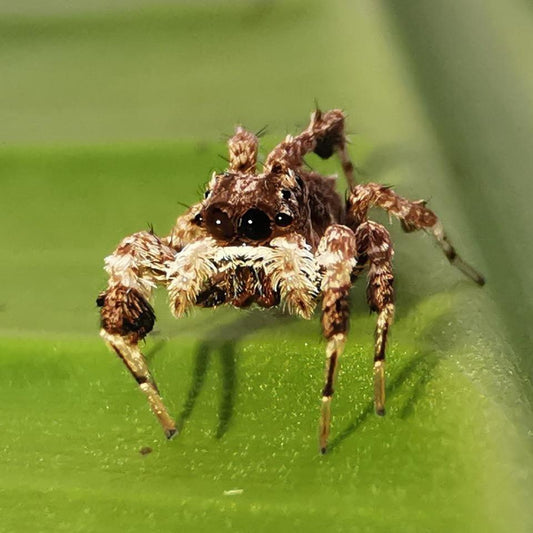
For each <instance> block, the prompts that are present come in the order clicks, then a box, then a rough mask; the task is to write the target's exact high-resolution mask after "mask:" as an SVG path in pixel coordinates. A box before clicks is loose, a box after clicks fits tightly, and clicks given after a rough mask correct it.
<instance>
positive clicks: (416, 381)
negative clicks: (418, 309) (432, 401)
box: [328, 312, 453, 450]
mask: <svg viewBox="0 0 533 533" xmlns="http://www.w3.org/2000/svg"><path fill="white" fill-rule="evenodd" d="M449 318H450V315H449V313H448V312H445V313H444V314H442V315H441V316H439V317H438V318H437V319H436V320H435V321H433V322H432V323H431V324H429V325H428V326H427V327H426V328H424V330H422V331H421V332H420V333H419V334H418V335H416V342H417V344H421V345H423V344H424V343H425V342H427V341H428V340H429V343H430V346H438V347H439V349H438V350H435V349H431V348H430V347H428V349H427V350H421V351H420V352H419V353H418V354H417V355H415V356H413V358H412V359H410V360H409V361H408V362H407V363H406V364H405V365H404V366H403V367H402V369H401V370H400V371H399V372H398V374H396V375H395V376H394V377H392V378H391V379H389V380H388V382H387V401H388V402H389V404H390V403H391V402H390V400H394V399H395V398H396V397H397V396H399V395H400V393H404V395H405V399H403V400H399V401H398V403H399V405H398V406H397V411H396V413H395V415H394V416H395V417H396V418H399V419H402V420H405V419H407V418H409V417H410V416H411V415H412V414H413V412H414V408H415V405H416V403H417V402H418V400H419V399H420V398H422V397H423V396H424V390H425V387H426V385H427V384H428V383H429V382H430V381H431V380H432V379H433V376H434V375H435V370H436V369H437V367H438V365H439V363H440V361H441V359H442V353H443V352H447V351H450V350H452V349H453V339H452V338H450V336H448V335H446V334H443V333H442V332H443V331H446V328H445V327H443V324H446V323H447V322H448V321H449ZM407 382H409V384H407ZM400 401H401V403H400ZM370 416H377V415H375V414H374V402H373V401H370V402H368V403H367V404H366V406H365V407H364V409H363V410H362V411H361V412H360V413H359V415H357V416H356V417H355V418H354V419H353V420H352V421H351V422H350V423H349V424H348V425H347V426H346V427H345V428H344V429H343V430H342V431H341V432H340V433H339V434H337V436H336V437H334V438H333V439H332V440H331V441H330V444H329V447H328V449H329V450H333V449H334V448H336V447H337V446H339V445H340V444H341V443H342V442H343V441H344V440H346V439H347V438H348V437H350V436H351V435H352V434H353V433H355V432H356V431H357V429H358V428H359V427H360V426H361V425H362V424H363V423H364V422H365V421H366V420H367V419H368V418H369V417H370Z"/></svg>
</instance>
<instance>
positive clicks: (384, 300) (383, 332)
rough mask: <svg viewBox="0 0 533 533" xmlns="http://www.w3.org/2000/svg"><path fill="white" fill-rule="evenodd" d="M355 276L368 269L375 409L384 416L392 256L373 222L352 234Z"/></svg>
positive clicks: (385, 237) (387, 239) (386, 234)
mask: <svg viewBox="0 0 533 533" xmlns="http://www.w3.org/2000/svg"><path fill="white" fill-rule="evenodd" d="M355 240H356V243H357V269H356V274H358V273H359V272H360V271H362V270H363V269H364V268H366V267H368V285H367V292H366V297H367V301H368V305H369V306H370V309H371V311H374V312H376V313H378V318H377V323H376V332H375V343H374V408H375V411H376V414H378V415H380V416H383V415H384V414H385V347H386V344H387V336H388V332H389V329H390V326H391V324H392V321H393V319H394V289H393V283H394V275H393V272H392V256H393V254H394V252H393V248H392V242H391V239H390V235H389V232H388V231H387V230H386V229H385V228H384V227H383V226H382V225H381V224H378V223H376V222H372V221H366V222H364V223H363V224H361V225H360V226H359V227H358V228H357V230H356V232H355Z"/></svg>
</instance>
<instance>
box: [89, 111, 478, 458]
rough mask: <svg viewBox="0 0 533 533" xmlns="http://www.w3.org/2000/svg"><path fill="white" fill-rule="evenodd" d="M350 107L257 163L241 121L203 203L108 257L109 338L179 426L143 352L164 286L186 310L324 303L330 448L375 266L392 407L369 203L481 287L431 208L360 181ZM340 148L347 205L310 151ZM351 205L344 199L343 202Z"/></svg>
mask: <svg viewBox="0 0 533 533" xmlns="http://www.w3.org/2000/svg"><path fill="white" fill-rule="evenodd" d="M344 118H345V117H344V114H343V113H342V111H339V110H332V111H328V112H327V113H323V112H321V111H315V112H314V113H313V114H312V116H311V122H310V123H309V125H308V127H307V128H306V129H305V130H304V131H302V133H300V134H299V135H298V136H296V137H291V136H288V137H287V138H286V139H285V140H284V141H283V142H281V143H280V144H278V145H277V146H276V147H275V148H274V149H273V150H272V152H270V154H269V155H268V157H267V159H266V161H265V163H264V164H263V166H262V168H260V171H258V169H257V149H258V140H257V137H256V136H255V135H253V134H252V133H250V132H248V131H246V130H244V129H243V128H240V127H238V128H237V129H236V132H235V134H234V135H233V137H231V138H230V140H229V141H228V147H229V165H228V169H227V170H226V171H225V172H223V173H220V174H217V173H215V174H214V175H213V177H212V179H211V181H210V182H209V185H208V187H207V190H206V191H205V195H204V199H203V200H202V201H201V202H200V203H198V204H196V205H194V206H192V207H191V208H189V209H188V210H187V212H186V213H185V214H183V215H181V216H180V217H179V218H178V219H177V222H176V225H175V226H174V228H173V230H172V231H171V233H170V235H168V236H167V237H164V238H160V237H157V236H156V235H154V234H153V233H151V232H146V231H143V232H140V233H135V234H134V235H131V236H129V237H126V238H125V239H124V240H123V241H122V242H121V243H120V244H119V246H118V248H117V249H116V250H115V251H114V253H113V254H112V255H110V256H109V257H107V258H106V261H105V263H106V266H105V268H106V270H107V272H108V273H109V284H108V287H107V289H106V290H105V291H104V292H103V293H101V294H100V296H99V298H98V301H97V303H98V305H99V306H100V307H101V322H102V330H101V336H102V337H103V338H104V340H105V341H106V342H107V343H108V344H109V345H110V346H111V348H112V349H113V350H114V351H115V352H116V353H117V354H118V355H119V356H120V358H121V359H122V360H123V361H124V363H125V364H126V366H127V367H128V369H129V370H130V372H131V373H132V374H133V377H134V378H135V380H136V381H137V383H138V384H139V386H140V388H141V390H142V391H143V392H144V393H145V394H146V397H147V398H148V401H149V403H150V406H151V408H152V410H153V412H154V413H155V415H156V416H157V418H158V419H159V422H160V423H161V425H162V426H163V430H164V431H165V435H166V436H167V437H168V438H171V437H172V436H173V435H174V434H175V433H176V424H175V422H174V420H173V419H172V417H171V416H170V415H169V413H168V411H167V409H166V407H165V405H164V404H163V401H162V399H161V397H160V395H159V391H158V389H157V385H156V383H155V381H154V379H153V377H152V375H151V374H150V371H149V369H148V366H147V364H146V360H145V358H144V356H143V354H142V353H141V351H140V349H139V346H138V345H139V341H140V340H141V339H143V338H144V337H145V336H146V335H147V334H148V333H149V332H150V331H151V329H152V327H153V325H154V320H155V316H154V312H153V309H152V307H151V305H150V303H149V300H150V296H151V293H152V291H153V289H154V288H155V287H156V286H157V285H163V286H165V287H166V288H167V290H168V295H169V299H170V307H171V310H172V312H173V313H174V315H175V316H176V317H180V316H181V315H183V314H184V313H185V312H186V311H187V310H189V309H190V308H191V307H192V306H195V305H197V306H200V307H216V306H218V305H222V304H230V305H233V306H236V307H247V306H250V305H251V304H257V305H259V306H261V307H274V306H277V305H281V306H282V307H283V308H284V309H286V310H287V311H288V312H289V313H291V314H297V315H300V316H302V317H304V318H310V317H311V316H312V314H313V310H314V308H315V306H316V304H317V302H318V301H321V307H322V331H323V334H324V337H325V338H326V340H327V345H326V371H325V384H324V388H323V390H322V409H321V414H320V429H319V433H320V437H319V438H320V450H321V451H322V452H325V451H326V447H327V441H328V434H329V427H330V419H331V414H330V406H331V399H332V396H333V386H334V381H335V374H336V368H337V362H338V359H339V357H340V356H341V354H342V352H343V349H344V344H345V342H346V333H347V329H348V320H349V308H348V295H349V292H350V288H351V286H352V283H354V281H355V280H356V279H357V278H358V277H359V276H360V275H361V274H362V273H363V272H364V271H365V270H366V271H367V272H368V288H367V299H368V304H369V306H370V309H371V310H372V311H375V312H376V313H377V325H376V332H375V348H374V403H375V410H376V413H377V414H379V415H383V414H384V413H385V345H386V342H387V334H388V331H389V328H390V326H391V323H392V320H393V315H394V291H393V279H394V276H393V272H392V263H391V261H392V255H393V249H392V244H391V239H390V236H389V233H388V231H387V230H386V229H385V228H384V227H383V226H382V225H380V224H377V223H376V222H373V221H371V220H369V219H368V210H369V209H370V208H371V207H374V206H375V207H381V208H382V209H384V210H385V211H387V212H388V213H390V214H391V215H394V216H395V217H397V218H398V219H400V222H401V224H402V227H403V229H404V230H405V231H407V232H410V231H414V230H419V229H423V230H425V231H426V232H428V233H430V234H431V235H433V237H434V238H435V240H436V241H437V243H438V244H439V245H440V247H441V248H442V251H443V252H444V254H445V255H446V257H447V258H448V259H449V261H450V262H451V263H452V264H453V265H455V266H456V267H458V268H459V269H460V270H461V271H462V272H463V273H464V274H466V275H467V276H468V277H470V278H471V279H472V280H473V281H475V282H476V283H478V284H479V285H483V283H484V279H483V277H482V276H481V275H480V274H479V273H478V272H476V270H474V269H473V268H472V267H471V266H470V265H468V264H467V263H465V262H464V261H463V260H462V259H461V258H460V257H459V256H458V255H457V253H456V251H455V249H454V248H453V246H452V245H451V243H450V241H449V240H448V238H447V237H446V234H445V232H444V230H443V228H442V225H441V223H440V222H439V220H438V218H437V216H436V215H435V213H433V211H431V210H429V209H428V208H427V207H426V205H425V202H423V201H416V202H412V201H409V200H406V199H405V198H402V197H401V196H398V195H397V194H396V193H395V192H394V191H392V190H391V189H390V188H389V187H384V186H383V185H378V184H376V183H366V184H356V183H355V182H354V178H353V166H352V164H351V162H350V159H349V157H348V153H347V151H346V137H345V132H344ZM310 152H314V153H316V154H318V155H319V156H320V157H322V158H329V157H330V156H331V155H333V153H337V154H338V155H339V157H340V160H341V162H342V168H343V171H344V174H345V176H346V179H347V181H348V185H349V188H350V190H349V194H348V197H347V201H346V202H344V201H342V199H341V197H340V196H339V195H338V194H337V192H335V180H334V178H332V177H326V176H322V175H320V174H318V173H317V172H313V171H310V170H309V169H308V168H307V167H306V166H305V164H304V156H305V155H306V154H308V153H310ZM345 204H346V205H345Z"/></svg>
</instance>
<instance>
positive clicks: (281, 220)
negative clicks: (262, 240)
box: [274, 213, 293, 227]
mask: <svg viewBox="0 0 533 533" xmlns="http://www.w3.org/2000/svg"><path fill="white" fill-rule="evenodd" d="M274 220H275V221H276V224H277V225H278V226H283V227H284V226H288V225H289V224H290V223H291V222H292V220H293V218H292V217H291V215H287V213H278V214H277V215H276V218H275V219H274Z"/></svg>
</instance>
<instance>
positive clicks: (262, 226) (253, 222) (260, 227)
mask: <svg viewBox="0 0 533 533" xmlns="http://www.w3.org/2000/svg"><path fill="white" fill-rule="evenodd" d="M239 233H240V234H241V235H243V236H244V237H247V238H248V239H252V240H253V241H262V240H263V239H266V238H267V237H268V236H269V235H270V234H271V233H272V229H271V227H270V219H269V218H268V216H267V214H266V213H265V212H263V211H261V210H260V209H249V210H248V211H246V213H244V215H243V216H242V218H241V220H240V221H239Z"/></svg>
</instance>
